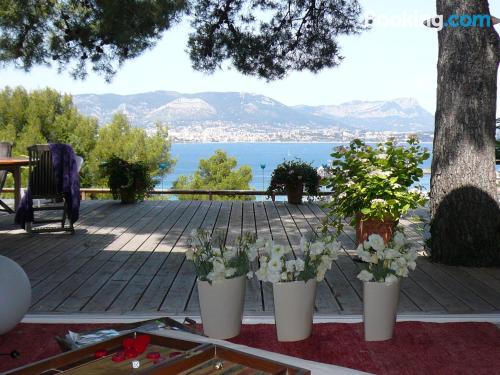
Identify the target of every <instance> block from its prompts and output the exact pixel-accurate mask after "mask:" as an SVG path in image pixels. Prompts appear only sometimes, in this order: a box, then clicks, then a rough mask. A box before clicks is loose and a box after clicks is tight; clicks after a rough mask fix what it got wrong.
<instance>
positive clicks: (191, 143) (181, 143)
mask: <svg viewBox="0 0 500 375" xmlns="http://www.w3.org/2000/svg"><path fill="white" fill-rule="evenodd" d="M350 142H351V141H311V142H304V141H256V142H250V141H224V142H174V141H172V144H176V145H217V144H220V145H228V144H238V143H246V144H274V143H275V144H304V145H307V144H331V143H333V144H336V143H339V144H348V143H350ZM364 142H366V143H369V144H372V143H381V142H384V141H380V140H375V141H364ZM401 143H403V142H401ZM420 144H421V145H432V144H433V142H420Z"/></svg>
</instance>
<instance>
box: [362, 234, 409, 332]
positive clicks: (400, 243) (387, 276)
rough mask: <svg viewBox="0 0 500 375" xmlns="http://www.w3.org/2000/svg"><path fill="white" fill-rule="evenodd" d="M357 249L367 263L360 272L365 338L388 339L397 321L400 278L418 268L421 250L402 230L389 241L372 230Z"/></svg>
mask: <svg viewBox="0 0 500 375" xmlns="http://www.w3.org/2000/svg"><path fill="white" fill-rule="evenodd" d="M356 253H357V255H358V256H359V257H360V258H361V259H362V260H363V261H364V262H365V264H366V266H365V269H363V270H362V271H361V272H360V273H359V274H358V279H360V280H361V281H363V322H364V331H365V340H366V341H383V340H388V339H390V338H391V337H392V335H393V332H394V324H395V323H396V316H397V309H398V303H399V293H400V285H401V283H400V279H401V278H402V277H408V273H409V271H410V270H414V269H415V267H416V266H417V264H416V259H417V257H418V254H417V252H416V251H415V250H414V249H413V248H412V247H411V246H410V244H409V243H408V242H407V241H406V238H405V236H404V234H403V232H400V231H397V232H396V233H395V234H394V237H393V238H392V239H391V241H389V243H388V244H386V243H385V241H384V239H383V238H382V237H381V236H380V235H378V234H372V235H370V236H369V237H368V240H367V241H364V242H363V243H362V244H359V246H358V248H357V250H356Z"/></svg>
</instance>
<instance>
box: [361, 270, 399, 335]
mask: <svg viewBox="0 0 500 375" xmlns="http://www.w3.org/2000/svg"><path fill="white" fill-rule="evenodd" d="M400 287H401V282H400V280H399V279H398V281H397V282H393V283H389V284H388V283H378V282H372V281H370V282H364V283H363V321H364V326H365V341H384V340H389V339H390V338H392V334H393V332H394V324H395V323H396V316H397V311H398V303H399V292H400Z"/></svg>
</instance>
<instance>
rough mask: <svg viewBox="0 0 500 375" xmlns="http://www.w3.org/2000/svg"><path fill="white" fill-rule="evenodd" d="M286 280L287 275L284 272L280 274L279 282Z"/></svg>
mask: <svg viewBox="0 0 500 375" xmlns="http://www.w3.org/2000/svg"><path fill="white" fill-rule="evenodd" d="M287 280H288V274H287V273H286V272H282V273H281V281H287Z"/></svg>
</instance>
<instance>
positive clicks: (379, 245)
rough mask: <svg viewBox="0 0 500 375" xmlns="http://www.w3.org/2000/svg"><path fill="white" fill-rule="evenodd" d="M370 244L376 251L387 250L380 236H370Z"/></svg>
mask: <svg viewBox="0 0 500 375" xmlns="http://www.w3.org/2000/svg"><path fill="white" fill-rule="evenodd" d="M368 243H369V244H370V246H371V247H372V249H373V250H375V251H378V250H383V249H385V243H384V239H383V238H382V237H381V236H380V235H378V234H370V236H369V237H368Z"/></svg>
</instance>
